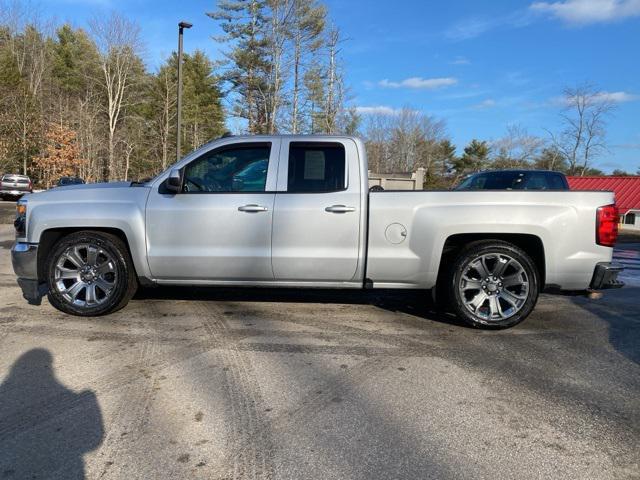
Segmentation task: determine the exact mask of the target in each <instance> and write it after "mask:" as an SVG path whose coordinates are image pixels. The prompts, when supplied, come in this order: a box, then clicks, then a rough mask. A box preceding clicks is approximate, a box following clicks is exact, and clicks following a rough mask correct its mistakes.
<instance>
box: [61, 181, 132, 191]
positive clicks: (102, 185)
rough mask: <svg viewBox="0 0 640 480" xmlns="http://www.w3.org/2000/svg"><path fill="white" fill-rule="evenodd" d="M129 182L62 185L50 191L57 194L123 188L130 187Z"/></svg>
mask: <svg viewBox="0 0 640 480" xmlns="http://www.w3.org/2000/svg"><path fill="white" fill-rule="evenodd" d="M130 186H131V182H104V183H83V184H79V185H64V186H62V187H54V188H52V189H51V190H55V191H57V192H61V191H68V190H91V189H98V188H123V187H130Z"/></svg>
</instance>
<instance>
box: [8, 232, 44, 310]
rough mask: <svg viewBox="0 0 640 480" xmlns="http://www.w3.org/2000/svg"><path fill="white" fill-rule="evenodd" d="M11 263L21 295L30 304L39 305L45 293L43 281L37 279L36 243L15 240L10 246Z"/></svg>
mask: <svg viewBox="0 0 640 480" xmlns="http://www.w3.org/2000/svg"><path fill="white" fill-rule="evenodd" d="M11 263H12V264H13V271H14V272H15V273H16V276H17V277H18V285H19V286H20V288H21V289H22V296H23V297H24V298H25V299H26V300H27V301H28V302H29V303H31V304H34V305H40V301H41V299H42V297H43V295H44V294H46V293H47V288H46V284H45V283H42V284H41V283H40V282H39V281H38V245H35V244H32V243H23V242H16V243H14V244H13V247H12V248H11Z"/></svg>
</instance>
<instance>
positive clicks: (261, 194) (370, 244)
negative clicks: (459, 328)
mask: <svg viewBox="0 0 640 480" xmlns="http://www.w3.org/2000/svg"><path fill="white" fill-rule="evenodd" d="M617 222H618V218H617V210H616V207H615V205H614V198H613V194H612V193H610V192H567V191H546V192H540V191H526V190H521V191H382V192H369V188H368V175H367V159H366V154H365V149H364V145H363V143H362V142H361V141H360V140H358V139H356V138H353V137H346V136H251V137H227V138H221V139H219V140H216V141H214V142H212V143H210V144H208V145H206V146H204V147H202V148H200V149H199V150H197V151H195V152H193V153H191V154H189V155H188V156H187V157H185V158H184V159H182V160H181V161H179V162H178V163H176V164H175V165H174V166H173V167H172V168H170V169H169V170H167V171H165V172H163V173H161V174H160V175H159V176H157V177H156V178H154V179H153V180H151V181H149V182H146V183H135V182H134V183H131V182H127V183H108V184H107V183H105V184H94V185H75V186H69V187H60V188H56V189H53V190H50V191H47V192H42V193H37V194H33V195H28V196H26V197H25V198H24V199H22V200H21V201H20V202H19V204H18V213H17V217H16V222H15V225H16V231H17V239H16V243H15V245H14V247H13V249H12V257H13V266H14V270H15V272H16V274H17V276H18V283H19V284H20V286H21V287H22V290H23V293H24V296H25V298H26V299H27V300H29V301H30V302H32V303H39V302H40V298H41V297H42V296H43V295H45V294H47V295H48V298H49V302H50V303H51V304H52V305H53V306H54V307H56V308H57V309H59V310H61V311H63V312H66V313H69V314H74V315H85V316H90V315H101V314H106V313H110V312H113V311H115V310H117V309H119V308H121V307H123V306H124V305H126V304H127V302H128V301H129V299H130V298H131V297H132V296H133V294H134V293H135V291H136V288H137V286H138V285H139V284H140V285H143V286H145V285H154V284H156V285H157V284H170V285H235V286H264V287H267V286H268V287H301V288H307V287H327V288H352V289H362V288H385V289H392V288H395V289H423V290H427V289H432V291H433V290H435V291H436V292H437V297H438V299H439V301H440V303H442V302H446V305H448V306H449V307H450V309H451V310H452V311H453V312H454V313H455V314H457V315H458V316H460V317H461V318H462V319H464V320H465V321H467V322H469V323H470V324H471V325H474V326H480V327H487V326H488V327H508V326H512V325H515V324H516V323H518V322H520V321H522V320H523V319H525V318H526V317H527V316H528V315H529V313H530V312H531V311H532V309H533V308H534V306H535V303H536V301H537V298H538V293H539V292H540V291H541V290H542V289H543V288H545V287H555V288H557V289H564V290H586V289H602V288H609V287H619V286H621V285H622V284H621V283H620V282H618V281H617V279H616V277H617V274H618V272H619V271H620V270H621V267H620V266H618V265H615V264H612V263H611V258H612V250H613V248H612V247H613V244H614V243H615V240H616V235H617ZM426 295H427V293H426V292H425V301H427V297H426Z"/></svg>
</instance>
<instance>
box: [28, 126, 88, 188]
mask: <svg viewBox="0 0 640 480" xmlns="http://www.w3.org/2000/svg"><path fill="white" fill-rule="evenodd" d="M45 138H46V146H45V148H44V150H43V152H42V154H41V155H38V156H37V157H34V158H33V169H34V173H36V174H37V177H38V178H39V179H40V181H41V183H42V186H44V187H45V188H49V187H51V186H52V185H53V184H55V182H57V181H58V179H59V178H60V177H65V176H80V174H81V170H82V167H84V166H85V165H86V160H85V159H83V158H81V156H80V148H79V146H78V142H77V134H76V132H75V131H73V130H71V129H69V128H67V127H65V126H63V125H60V124H57V123H51V124H49V127H48V129H47V132H46V136H45Z"/></svg>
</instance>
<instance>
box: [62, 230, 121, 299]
mask: <svg viewBox="0 0 640 480" xmlns="http://www.w3.org/2000/svg"><path fill="white" fill-rule="evenodd" d="M54 278H55V288H56V290H58V292H59V293H60V294H61V295H62V297H63V298H64V299H65V300H66V301H67V302H68V303H70V304H72V305H75V306H77V307H84V308H89V307H95V306H96V305H100V304H102V303H104V302H105V301H106V300H107V299H108V298H109V297H110V296H111V294H112V293H113V290H114V288H115V286H116V281H117V280H118V276H117V272H116V262H115V260H114V259H113V257H112V256H111V254H109V253H108V252H107V251H105V250H104V249H103V248H101V247H98V246H96V245H91V244H88V243H83V244H78V245H74V246H72V247H69V248H67V249H66V250H65V251H64V252H63V253H62V254H61V255H60V257H59V258H58V260H57V262H56V265H55V270H54Z"/></svg>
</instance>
